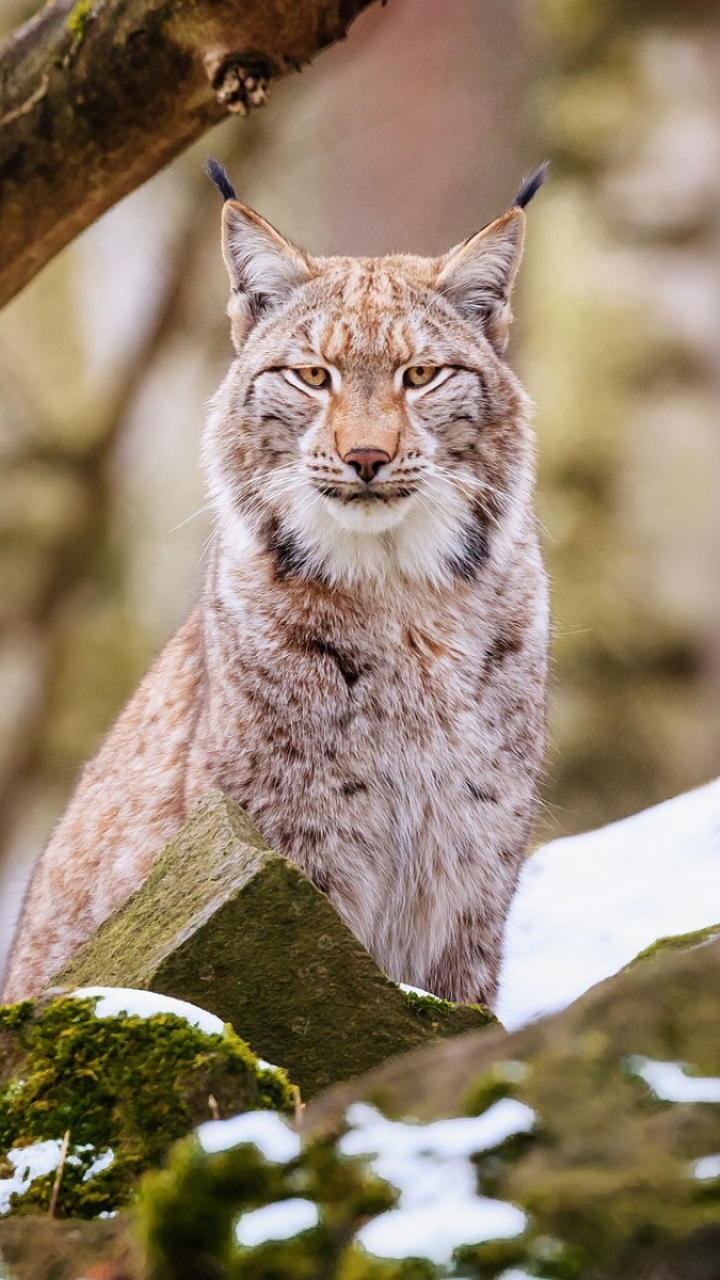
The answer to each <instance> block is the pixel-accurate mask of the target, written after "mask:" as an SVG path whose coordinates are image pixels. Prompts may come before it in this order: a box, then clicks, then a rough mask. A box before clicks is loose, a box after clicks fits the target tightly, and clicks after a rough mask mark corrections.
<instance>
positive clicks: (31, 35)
mask: <svg viewBox="0 0 720 1280" xmlns="http://www.w3.org/2000/svg"><path fill="white" fill-rule="evenodd" d="M370 3H372V0H52V2H51V3H50V4H48V5H46V6H45V7H44V8H43V9H41V10H40V12H39V13H38V14H37V15H36V16H35V17H34V18H32V19H31V20H30V22H28V23H26V24H25V26H24V27H22V28H21V29H20V30H19V31H17V32H16V33H15V34H14V35H12V36H11V37H10V39H9V40H7V41H6V42H5V44H4V45H3V46H2V47H0V306H3V305H4V304H5V303H6V302H8V301H9V300H10V298H12V297H13V296H14V295H15V294H16V293H17V292H18V291H19V290H20V289H22V288H23V287H24V285H26V284H27V283H28V282H29V281H30V280H31V279H32V278H33V276H34V275H36V274H37V272H38V271H39V270H40V269H41V267H43V266H45V264H46V263H47V262H49V260H50V259H51V258H52V257H53V256H54V255H55V254H56V253H58V251H59V250H60V249H62V248H63V247H64V246H65V245H66V244H68V242H69V241H70V240H72V239H73V238H74V237H75V236H76V235H78V233H79V232H80V231H82V230H83V229H84V228H85V227H87V226H88V225H89V224H90V223H91V222H93V221H94V220H95V219H96V218H97V217H99V215H100V214H101V213H103V212H104V211H105V210H106V209H108V208H110V206H111V205H113V204H115V203H116V202H117V201H118V200H120V199H121V198H122V197H123V196H124V195H127V194H128V193H129V192H130V191H133V190H134V189H135V188H136V187H138V186H139V185H140V184H141V183H142V182H145V181H146V179H147V178H150V177H151V176H152V175H153V174H154V173H156V172H157V170H158V169H160V168H161V167H162V166H163V165H164V164H167V163H168V161H170V160H172V159H173V157H174V156H175V155H177V153H178V152H179V151H181V150H183V148H184V147H186V146H188V144H189V143H191V142H192V141H193V140H194V139H195V138H198V137H200V135H201V134H202V133H204V132H205V131H206V130H207V129H209V128H210V127H211V126H212V125H214V124H218V123H219V121H221V120H222V119H223V118H224V117H225V116H226V115H227V113H228V111H231V112H236V113H237V114H241V115H243V114H246V113H247V111H248V110H249V109H250V107H251V106H257V105H260V104H261V103H262V101H264V98H265V96H266V92H267V88H268V87H269V85H270V84H271V83H272V81H273V80H276V79H278V78H279V77H280V76H282V75H285V74H286V73H287V72H288V71H291V70H296V69H299V68H300V67H301V66H302V65H303V63H306V62H308V61H309V59H310V58H311V57H312V56H313V55H314V54H315V53H317V52H319V50H321V49H323V48H324V47H325V46H327V45H329V44H332V43H333V42H334V41H336V40H340V39H342V38H343V37H344V36H345V34H346V32H347V29H348V27H349V25H350V23H351V22H352V20H353V19H354V18H355V17H356V16H357V14H358V13H360V12H361V11H362V10H363V9H365V8H367V7H368V6H369V4H370Z"/></svg>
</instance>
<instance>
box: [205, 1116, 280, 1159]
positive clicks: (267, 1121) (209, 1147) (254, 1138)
mask: <svg viewBox="0 0 720 1280" xmlns="http://www.w3.org/2000/svg"><path fill="white" fill-rule="evenodd" d="M195 1132H196V1134H197V1136H198V1138H199V1140H200V1143H201V1146H202V1147H203V1150H205V1151H207V1153H208V1155H214V1154H215V1153H216V1152H217V1151H228V1150H229V1149H230V1148H231V1147H239V1146H241V1145H242V1144H243V1143H246V1142H252V1143H254V1144H255V1146H256V1147H257V1148H258V1150H259V1151H261V1152H262V1154H263V1156H264V1157H265V1159H266V1160H268V1161H269V1162H270V1163H271V1164H285V1162H286V1161H288V1160H295V1159H296V1158H297V1156H299V1155H300V1138H299V1136H298V1135H297V1133H294V1132H293V1130H292V1129H291V1128H290V1127H289V1125H287V1124H286V1123H285V1121H284V1120H281V1118H280V1116H279V1115H277V1114H276V1112H274V1111H246V1112H245V1113H244V1115H240V1116H232V1117H231V1118H230V1119H229V1120H207V1121H206V1122H205V1124H201V1125H200V1127H199V1128H198V1129H196V1130H195Z"/></svg>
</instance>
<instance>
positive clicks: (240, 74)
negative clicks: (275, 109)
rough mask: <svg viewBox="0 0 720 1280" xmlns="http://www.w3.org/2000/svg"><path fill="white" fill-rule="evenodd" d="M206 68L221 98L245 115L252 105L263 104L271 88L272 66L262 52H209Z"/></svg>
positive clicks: (220, 100) (236, 112)
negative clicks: (220, 53)
mask: <svg viewBox="0 0 720 1280" xmlns="http://www.w3.org/2000/svg"><path fill="white" fill-rule="evenodd" d="M204 61H205V69H206V71H207V73H208V78H209V80H210V84H211V85H212V87H213V89H214V91H215V94H216V96H217V100H218V102H220V103H222V105H223V106H224V107H227V109H228V111H232V112H233V114H234V115H238V116H246V115H247V114H248V112H249V111H250V108H251V107H261V106H262V105H263V103H265V102H266V101H267V97H268V94H269V92H270V81H271V78H272V68H271V66H270V63H269V62H268V60H267V58H266V57H264V55H263V54H261V53H254V52H252V51H251V50H245V51H244V52H243V53H226V54H223V55H222V56H220V55H218V54H216V53H213V54H208V55H207V56H206V58H205V59H204Z"/></svg>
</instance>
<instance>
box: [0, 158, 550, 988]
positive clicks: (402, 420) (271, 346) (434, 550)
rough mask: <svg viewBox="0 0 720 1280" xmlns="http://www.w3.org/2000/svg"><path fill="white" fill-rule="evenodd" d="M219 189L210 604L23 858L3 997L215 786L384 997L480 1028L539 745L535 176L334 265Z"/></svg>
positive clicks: (53, 958) (207, 452)
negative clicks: (372, 252)
mask: <svg viewBox="0 0 720 1280" xmlns="http://www.w3.org/2000/svg"><path fill="white" fill-rule="evenodd" d="M214 176H215V177H216V180H219V185H220V186H221V190H222V193H223V195H224V196H225V197H226V199H225V204H224V210H223V253H224V257H225V262H226V264H227V268H228V272H229V275H230V283H231V294H230V303H229V308H228V310H229V315H230V321H231V326H232V335H233V341H234V344H235V349H236V356H235V359H234V360H233V363H232V365H231V368H230V371H229V373H228V375H227V378H226V379H225V381H224V383H223V385H222V386H221V387H220V390H219V391H218V393H217V395H216V396H215V399H214V402H213V405H212V408H211V412H210V416H209V422H208V426H207V431H206V435H205V440H204V447H203V456H204V464H205V469H206V473H207V477H208V484H209V489H210V495H211V500H212V504H213V510H214V541H213V547H212V553H211V556H210V560H209V566H208V572H207V575H206V580H205V583H204V586H203V589H202V594H201V599H200V602H199V604H198V606H197V607H196V609H195V611H194V612H193V614H192V616H191V618H190V619H189V620H188V622H187V623H186V624H185V625H184V626H183V627H182V628H181V629H180V631H179V632H178V633H177V635H176V636H175V637H174V638H173V639H172V640H171V641H170V643H169V645H168V646H167V648H166V649H165V651H164V653H163V654H162V655H161V656H160V658H159V659H158V661H157V663H156V664H155V666H154V667H153V668H152V669H151V671H150V672H149V674H148V675H147V676H146V678H145V680H144V681H143V683H142V685H141V686H140V688H139V689H138V691H137V693H136V694H135V696H134V697H133V699H132V700H131V702H130V703H129V705H128V706H127V707H126V709H125V711H124V712H123V713H122V715H121V716H120V718H119V720H118V721H117V723H116V724H115V726H114V727H113V729H112V730H111V731H110V733H109V735H108V737H107V738H106V740H105V742H104V743H103V745H102V746H101V748H100V750H99V752H98V754H97V755H96V756H95V758H94V759H93V760H92V761H91V762H90V763H89V764H88V765H87V766H86V769H85V770H84V772H83V774H82V777H81V779H80V782H79V785H78V787H77V790H76V792H75V795H74V796H73V798H72V800H71V801H70V804H69V807H68V809H67V811H66V813H65V814H64V816H63V817H62V819H61V821H60V823H59V825H58V827H57V829H56V831H55V833H54V835H53V837H52V839H51V841H50V843H49V846H48V847H47V849H46V850H45V852H44V854H43V855H42V857H41V859H40V861H39V863H38V867H37V870H36V872H35V876H34V879H33V881H32V884H31V888H30V891H29V894H28V898H27V901H26V904H25V908H24V914H23V917H22V919H21V922H20V926H19V929H18V933H17V939H16V943H15V948H14V951H13V954H12V957H11V962H10V967H9V972H8V976H7V980H6V985H5V991H4V997H5V999H18V998H20V997H23V996H28V995H32V994H34V993H36V992H37V991H39V990H40V989H42V987H43V985H45V984H46V983H47V981H48V980H49V979H50V978H51V976H52V975H53V973H54V972H56V971H57V969H58V968H59V967H60V965H61V964H62V963H63V961H65V960H66V959H67V958H68V957H69V956H70V955H71V954H72V953H73V952H74V951H75V950H76V949H77V948H78V947H79V946H80V945H81V944H82V943H83V942H84V941H85V940H86V939H87V937H88V936H89V935H90V934H91V933H92V932H93V931H94V930H95V929H96V928H97V926H98V925H99V924H100V923H101V921H102V920H103V919H105V918H106V917H107V916H108V915H109V914H110V913H111V912H112V911H114V910H115V909H116V908H117V907H118V906H119V905H120V904H121V903H122V902H123V901H124V900H125V899H126V898H127V897H128V896H129V894H131V893H132V892H133V891H134V890H135V889H136V888H137V887H138V885H139V884H141V883H142V881H143V880H144V878H145V877H146V875H147V874H148V872H149V870H150V868H151V866H152V864H153V862H154V860H155V859H156V858H157V856H158V854H159V853H160V851H161V849H162V847H163V844H164V843H165V842H166V840H167V839H168V838H169V837H170V836H171V835H172V834H173V833H174V831H175V830H176V829H177V828H178V827H179V826H180V824H181V823H182V822H183V820H184V818H185V816H186V815H187V813H188V812H189V810H190V809H191V808H192V806H193V805H194V804H195V803H196V801H197V800H198V799H199V798H200V796H202V795H203V794H204V793H205V792H206V791H208V790H209V788H210V787H213V786H217V787H220V788H222V789H223V790H224V791H226V792H228V793H229V794H230V795H231V796H233V797H234V798H235V799H236V800H238V801H239V803H240V804H241V805H243V806H244V807H245V808H246V809H247V810H248V812H249V813H250V814H251V815H252V817H253V819H254V820H255V822H256V823H257V825H258V826H259V828H260V830H261V831H262V833H263V835H264V836H265V838H266V839H267V841H268V842H269V843H270V844H271V845H273V846H274V847H275V848H277V849H278V850H280V851H281V852H282V853H284V854H285V855H286V856H287V857H289V858H291V859H293V860H295V861H296V862H297V863H298V864H299V865H300V866H301V867H302V868H303V869H304V870H305V871H306V873H307V874H308V875H309V876H310V877H311V878H312V879H313V880H314V881H315V883H316V884H317V885H318V886H319V887H320V888H321V889H322V890H324V891H325V892H326V893H327V894H328V896H329V898H330V900H331V901H332V902H333V904H334V905H335V907H336V909H337V910H338V912H339V913H340V915H341V916H342V917H343V918H344V919H345V920H346V922H347V924H348V925H349V926H350V928H351V929H353V930H354V932H355V933H356V935H357V936H358V938H359V939H360V940H361V942H362V943H363V944H364V945H365V946H366V947H367V948H368V950H369V951H370V952H371V953H372V954H373V955H374V956H375V958H376V960H377V962H378V963H379V964H380V965H381V966H382V968H384V969H385V970H386V971H387V973H388V974H389V975H390V976H391V977H393V978H395V979H398V980H403V981H406V982H410V983H414V984H416V985H419V986H422V987H425V988H427V989H429V990H431V991H435V992H437V993H438V994H440V995H443V996H446V997H448V998H450V999H453V1000H467V1001H470V1000H480V1001H484V1002H486V1003H489V1004H492V1003H493V1000H494V997H495V993H496V987H497V976H498V969H499V965H500V959H501V952H502V939H503V930H504V924H505V919H506V915H507V911H508V907H509V904H510V900H511V897H512V894H513V892H514V889H515V886H516V882H517V877H518V874H519V871H520V867H521V864H522V861H523V858H524V855H525V851H526V845H527V840H528V834H529V831H530V826H531V823H532V820H533V815H534V809H535V803H536V792H537V783H538V775H539V770H540V767H541V761H542V755H543V744H544V721H545V696H546V669H547V646H548V600H547V587H546V579H545V573H544V569H543V565H542V561H541V556H540V551H539V547H538V540H537V532H536V523H535V518H534V515H533V511H532V492H533V483H534V478H533V470H534V462H533V440H532V433H531V430H530V427H529V422H528V404H527V400H526V397H525V394H524V392H523V390H522V388H521V386H520V384H519V383H518V381H517V379H516V377H515V375H514V374H513V373H512V371H511V369H510V367H509V365H508V364H507V362H506V359H505V349H506V343H507V337H508V329H509V325H510V318H511V317H510V295H511V291H512V286H513V282H514V279H515V275H516V272H517V268H518V264H519V260H520V255H521V250H522V240H523V234H524V223H525V214H524V212H523V206H524V205H525V204H526V203H527V201H528V200H529V198H530V196H531V195H532V194H533V193H534V190H535V189H536V187H537V185H539V180H540V177H538V176H536V177H535V178H533V179H531V180H530V182H529V183H527V184H526V186H525V187H524V188H523V190H522V191H521V193H520V195H519V196H518V198H517V200H516V202H515V204H514V205H513V206H512V207H511V208H510V209H509V210H508V211H507V212H506V213H505V214H503V215H502V216H501V217H500V218H498V219H497V220H496V221H495V222H492V223H491V224H490V225H488V226H486V227H484V228H483V229H482V230H481V231H479V232H477V233H476V234H475V235H473V236H471V237H470V238H469V239H468V240H466V241H464V242H463V243H462V244H460V245H458V246H456V247H455V248H453V249H451V250H450V251H449V252H447V253H446V254H444V255H443V256H441V257H438V258H432V259H427V258H418V257H412V256H405V255H397V256H391V257H385V258H378V259H353V258H317V257H311V256H310V255H309V254H306V253H304V252H302V251H301V250H300V249H297V248H295V247H294V246H293V245H291V244H289V243H288V242H287V241H286V240H284V239H283V237H282V236H281V235H280V234H279V233H278V232H276V231H275V230H274V229H273V228H272V227H271V226H270V225H269V224H268V223H266V222H265V221H264V220H263V219H262V218H260V217H259V216H258V215H257V214H255V213H253V212H252V211H251V210H249V209H247V208H245V207H244V206H243V205H241V204H240V203H239V202H238V201H237V200H236V199H235V197H234V193H233V191H232V188H231V186H230V184H229V181H228V180H227V176H226V175H224V173H221V172H220V171H219V169H217V168H216V170H215V175H214ZM540 176H541V175H540Z"/></svg>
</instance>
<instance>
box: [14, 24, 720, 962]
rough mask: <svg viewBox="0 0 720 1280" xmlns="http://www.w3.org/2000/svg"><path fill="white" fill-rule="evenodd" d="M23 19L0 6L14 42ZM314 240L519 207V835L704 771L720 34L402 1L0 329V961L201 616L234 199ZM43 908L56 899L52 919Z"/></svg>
mask: <svg viewBox="0 0 720 1280" xmlns="http://www.w3.org/2000/svg"><path fill="white" fill-rule="evenodd" d="M35 8H37V5H36V4H33V3H31V2H30V3H29V2H28V0H2V3H1V4H0V36H1V35H4V34H7V33H8V32H10V31H11V30H12V29H14V28H15V27H16V26H17V25H18V24H19V23H20V22H22V21H24V20H25V19H26V18H27V17H29V16H30V15H31V14H32V12H33V11H34V9H35ZM210 154H214V155H217V156H219V157H220V158H221V159H222V160H224V161H225V163H226V164H227V165H228V168H229V170H230V173H231V177H232V179H233V181H234V183H235V185H236V187H237V189H238V192H239V195H240V198H241V199H242V200H244V201H245V202H246V203H248V204H250V205H251V206H253V207H255V208H257V209H258V210H259V211H260V212H261V213H262V214H263V215H264V216H265V217H267V218H268V219H269V220H270V221H271V222H273V223H274V224H275V225H277V226H278V227H279V228H280V229H281V230H282V231H283V232H284V233H285V234H286V235H288V236H289V237H291V238H292V239H294V240H295V241H297V242H298V243H299V244H301V245H303V246H304V247H306V248H308V249H309V250H310V251H312V252H314V253H348V254H376V253H383V252H387V251H392V250H398V249H400V250H407V251H412V252H420V253H437V252H440V251H442V250H444V249H446V248H448V247H450V245H451V244H453V243H455V242H456V241H458V240H460V239H462V238H463V237H464V236H466V235H468V234H469V233H471V232H472V231H474V230H475V229H477V228H478V227H479V226H481V225H482V224H483V223H484V222H487V221H488V220H490V219H491V218H492V217H494V216H496V215H497V214H499V213H501V212H502V211H503V210H504V209H505V208H506V207H507V206H508V204H509V202H510V200H511V199H512V197H513V195H514V193H515V191H516V190H517V188H518V185H519V181H520V178H521V177H522V176H523V174H524V173H526V172H527V171H529V170H530V169H531V168H533V167H535V166H536V165H537V164H538V163H539V161H541V160H543V159H546V158H548V159H550V161H551V165H552V168H551V176H550V179H549V180H548V183H547V185H546V186H545V188H543V191H542V192H541V194H540V196H539V197H538V198H537V199H536V201H535V202H534V203H533V205H532V206H531V208H530V210H529V234H528V242H527V252H526V259H525V264H524V267H523V270H522V272H521V281H520V286H519V292H518V297H517V299H516V324H515V329H514V336H513V343H512V360H513V362H514V364H515V366H516V367H517V368H518V370H519V372H520V374H521V376H522V377H523V379H524V381H525V383H526V385H527V387H528V388H529V391H530V393H531V395H532V397H533V399H534V400H535V402H536V404H537V430H538V455H539V512H540V518H541V521H542V526H543V542H544V550H545V555H546V559H547V563H548V567H549V571H550V575H551V579H552V588H553V615H554V641H553V678H552V701H551V717H550V748H549V754H548V767H547V777H546V782H545V785H544V792H543V795H544V806H543V813H542V818H541V821H540V823H539V825H538V829H537V832H536V839H537V840H540V839H543V840H544V839H547V838H549V837H550V836H552V835H558V834H563V833H569V832H574V831H577V830H581V829H584V828H588V827H592V826H597V825H599V824H601V823H603V822H607V821H610V820H612V819H614V818H618V817H621V816H624V815H625V814H628V813H631V812H634V811H635V810H638V809H641V808H643V807H645V806H647V805H650V804H652V803H654V802H657V801H659V800H662V799H664V798H665V797H668V796H670V795H673V794H675V793H677V792H679V791H682V790H684V789H686V788H688V787H691V786H693V785H696V784H698V783H701V782H704V781H707V780H708V779H710V778H711V777H713V776H715V775H716V774H718V773H719V772H720V716H719V715H718V707H719V706H720V591H719V590H718V583H719V582H720V575H719V572H718V571H719V569H720V500H719V498H720V17H719V16H718V11H717V7H716V4H715V3H711V0H684V3H683V5H682V6H677V5H670V4H669V3H668V4H664V3H663V2H662V0H657V2H656V3H652V0H623V2H622V3H621V0H525V2H523V0H390V3H389V4H388V5H387V6H386V7H384V8H380V7H379V6H377V5H375V6H372V7H371V8H370V9H369V10H368V11H367V12H366V13H365V14H364V15H363V16H362V17H361V18H360V19H359V20H358V21H357V23H356V24H355V25H354V27H353V29H352V31H351V33H350V36H349V38H348V40H347V41H346V42H344V43H343V44H342V45H341V46H337V47H335V48H333V49H330V50H329V51H327V52H326V53H324V54H323V55H322V56H321V57H319V58H318V60H317V61H316V62H314V63H313V64H312V66H310V67H308V68H306V69H305V70H304V71H303V73H302V75H292V76H291V77H289V78H288V79H287V80H285V81H284V82H282V83H281V84H279V85H278V86H276V87H275V88H274V90H273V94H272V97H271V100H270V102H269V104H268V105H267V106H266V107H264V108H262V110H259V111H256V112H254V113H253V114H252V116H251V117H250V118H249V119H247V120H238V119H236V118H233V119H229V120H228V121H227V122H226V123H225V124H223V125H221V126H220V127H219V128H217V129H216V130H215V131H214V132H213V133H211V134H209V135H206V136H205V138H203V139H202V140H201V141H200V143H198V144H195V145H194V146H193V147H192V148H190V150H189V151H187V152H185V154H184V155H183V156H182V157H181V158H180V159H179V160H177V161H175V162H174V163H173V164H172V165H171V166H169V167H168V168H167V169H166V170H164V171H163V172H162V173H160V174H159V175H158V176H157V177H156V178H154V179H153V180H152V181H151V182H149V183H147V184H146V185H145V186H144V187H143V188H141V189H140V190H138V191H136V192H135V193H134V194H133V195H131V196H130V197H128V198H127V199H126V200H124V201H123V202H122V203H121V204H120V205H118V206H117V207H116V208H114V209H113V210H111V211H110V212H109V213H108V214H106V215H105V216H104V217H103V218H102V219H101V220H100V221H99V222H98V223H96V224H95V225H94V226H93V227H91V228H90V229H89V230H88V231H87V232H86V233H85V234H84V235H83V236H81V237H80V238H79V239H78V240H76V241H75V242H74V243H73V244H71V245H70V246H69V247H68V248H67V249H66V250H64V251H63V252H62V253H61V254H60V255H59V256H58V257H57V258H56V259H55V260H54V261H53V262H52V263H51V264H50V266H49V267H47V268H46V270H45V271H44V272H42V274H41V275H40V276H39V277H38V278H36V280H35V281H34V282H33V283H32V284H31V285H30V286H29V287H28V288H27V289H26V290H25V291H24V292H23V293H22V294H21V295H20V296H18V297H17V298H16V299H15V300H14V301H13V302H12V303H11V304H10V305H9V306H7V307H6V308H5V310H4V311H3V312H2V313H1V314H0V969H1V968H2V962H3V954H4V951H5V949H6V947H7V945H8V942H9V938H10V934H11V928H12V920H13V917H14V915H15V913H16V911H17V908H18V906H19V902H20V898H21V895H22V892H23V887H24V884H25V882H26V879H27V876H28V874H29V872H30V869H31V867H32V864H33V862H34V859H35V858H36V857H37V855H38V853H39V851H40V849H41V848H42V846H43V844H44V842H45V840H46V838H47V836H48V834H49V831H50V829H51V827H52V825H53V823H54V821H55V819H56V818H57V816H58V814H59V812H60V810H61V808H62V806H63V804H64V802H65V800H66V799H67V796H68V793H69V791H70V789H71V788H72V786H73V783H74V780H75V778H76V776H77V773H78V770H79V768H80V767H81V765H82V763H83V761H84V760H85V759H87V757H88V756H89V755H90V754H91V753H92V751H93V750H94V748H95V746H96V745H97V743H98V740H99V738H100V737H101V735H102V734H103V733H104V731H105V730H106V729H107V727H108V726H109V724H110V722H111V721H112V719H113V717H114V715H115V714H116V713H117V711H118V710H119V708H120V707H121V706H122V704H123V702H124V701H125V699H126V698H127V697H128V696H129V694H130V693H131V692H132V690H133V688H134V686H135V685H136V683H137V681H138V680H139V678H140V676H141V675H142V674H143V672H144V670H145V669H146V667H147V666H148V664H149V662H150V661H151V659H152V657H153V656H154V654H155V653H157V651H158V650H159V648H160V647H161V646H162V644H163V643H164V641H165V640H166V638H167V637H168V636H169V635H170V633H171V632H172V630H173V629H174V627H175V626H176V625H177V624H178V622H179V621H180V620H181V619H182V618H183V617H184V615H185V614H186V613H187V611H188V609H189V607H190V604H191V602H192V600H193V598H194V595H195V592H196V589H197V583H198V580H199V576H200V573H201V570H202V561H203V555H204V550H205V547H206V545H207V538H208V532H209V527H210V526H209V518H208V512H207V510H206V508H205V502H206V500H205V497H204V494H203V484H202V477H201V473H200V468H199V463H198V445H199V439H200V434H201V430H202V426H203V421H204V415H205V406H206V402H207V399H208V397H209V396H210V395H211V394H212V392H213V391H214V389H215V388H216V386H217V384H218V383H219V381H220V379H221V378H222V376H223V374H224V371H225V369H226V367H227V364H228V361H229V359H230V354H231V352H230V343H229V337H228V325H227V321H226V318H225V315H224V307H225V302H226V293H227V285H226V277H225V272H224V268H223V265H222V262H221V259H220V253H219V218H220V201H219V197H218V195H217V192H216V191H215V190H214V189H213V188H212V187H211V184H210V183H209V182H208V180H207V179H206V177H205V176H204V173H203V165H204V160H205V158H206V156H208V155H210ZM58 908H59V909H61V904H58Z"/></svg>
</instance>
